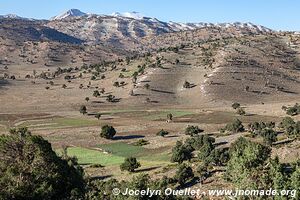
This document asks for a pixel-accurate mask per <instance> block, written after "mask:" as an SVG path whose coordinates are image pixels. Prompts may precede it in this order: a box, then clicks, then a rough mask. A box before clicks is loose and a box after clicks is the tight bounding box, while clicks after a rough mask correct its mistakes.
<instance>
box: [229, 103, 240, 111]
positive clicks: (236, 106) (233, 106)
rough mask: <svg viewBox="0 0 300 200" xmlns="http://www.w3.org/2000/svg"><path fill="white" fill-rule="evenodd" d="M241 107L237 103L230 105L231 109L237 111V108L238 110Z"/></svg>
mask: <svg viewBox="0 0 300 200" xmlns="http://www.w3.org/2000/svg"><path fill="white" fill-rule="evenodd" d="M240 106H241V105H240V104H239V103H237V102H235V103H233V104H232V105H231V107H232V108H233V109H235V110H236V109H237V108H239V107H240Z"/></svg>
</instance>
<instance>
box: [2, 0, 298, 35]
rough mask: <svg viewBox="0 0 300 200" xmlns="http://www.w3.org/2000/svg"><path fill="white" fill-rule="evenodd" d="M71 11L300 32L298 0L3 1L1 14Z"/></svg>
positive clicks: (47, 14)
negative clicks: (132, 13) (129, 13)
mask: <svg viewBox="0 0 300 200" xmlns="http://www.w3.org/2000/svg"><path fill="white" fill-rule="evenodd" d="M71 8H78V9H80V10H82V11H83V12H88V13H95V14H111V13H113V12H127V11H138V12H140V13H142V14H144V15H146V16H151V17H156V18H158V19H160V20H162V21H176V22H213V23H217V22H235V21H240V22H253V23H256V24H260V25H264V26H267V27H270V28H273V29H275V30H296V31H300V11H299V9H300V1H297V0H206V1H204V0H47V1H42V0H0V15H3V14H8V13H14V14H17V15H20V16H23V17H31V18H38V19H48V18H50V17H52V16H54V15H57V14H60V13H62V12H64V11H66V10H68V9H71Z"/></svg>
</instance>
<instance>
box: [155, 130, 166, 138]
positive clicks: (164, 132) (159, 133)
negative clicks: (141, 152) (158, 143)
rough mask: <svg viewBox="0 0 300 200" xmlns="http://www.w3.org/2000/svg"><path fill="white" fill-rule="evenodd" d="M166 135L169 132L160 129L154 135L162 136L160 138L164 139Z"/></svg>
mask: <svg viewBox="0 0 300 200" xmlns="http://www.w3.org/2000/svg"><path fill="white" fill-rule="evenodd" d="M168 134H169V132H168V131H165V130H164V129H161V130H160V131H159V132H158V133H156V135H158V136H162V137H165V136H166V135H168Z"/></svg>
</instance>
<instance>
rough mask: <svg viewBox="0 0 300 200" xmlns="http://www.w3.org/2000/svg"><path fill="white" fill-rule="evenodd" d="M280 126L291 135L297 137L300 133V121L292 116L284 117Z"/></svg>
mask: <svg viewBox="0 0 300 200" xmlns="http://www.w3.org/2000/svg"><path fill="white" fill-rule="evenodd" d="M278 127H279V128H281V129H283V130H284V132H285V133H286V134H287V135H289V136H292V137H297V136H299V135H300V122H299V121H297V122H295V121H294V120H293V119H292V118H291V117H285V118H283V120H282V121H281V122H280V124H279V125H278Z"/></svg>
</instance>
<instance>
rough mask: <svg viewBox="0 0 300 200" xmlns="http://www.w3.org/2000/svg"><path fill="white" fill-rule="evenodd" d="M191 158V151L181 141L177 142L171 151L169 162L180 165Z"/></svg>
mask: <svg viewBox="0 0 300 200" xmlns="http://www.w3.org/2000/svg"><path fill="white" fill-rule="evenodd" d="M191 158H192V149H190V148H188V147H187V146H186V145H184V144H183V143H182V142H181V141H177V142H176V145H175V147H173V149H172V157H171V162H178V163H182V162H183V161H185V160H190V159H191Z"/></svg>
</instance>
